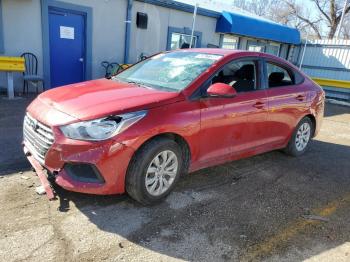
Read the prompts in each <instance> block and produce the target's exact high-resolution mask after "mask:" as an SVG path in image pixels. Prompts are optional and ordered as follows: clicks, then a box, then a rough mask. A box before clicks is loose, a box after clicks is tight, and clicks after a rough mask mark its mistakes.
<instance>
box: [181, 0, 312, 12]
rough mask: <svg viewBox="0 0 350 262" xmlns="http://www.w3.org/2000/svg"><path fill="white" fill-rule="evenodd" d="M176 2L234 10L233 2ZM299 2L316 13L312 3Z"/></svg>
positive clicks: (185, 0) (219, 10) (206, 0)
mask: <svg viewBox="0 0 350 262" xmlns="http://www.w3.org/2000/svg"><path fill="white" fill-rule="evenodd" d="M176 1H177V2H182V3H185V4H190V5H195V4H196V3H198V4H199V6H200V7H202V8H207V9H211V10H215V11H218V12H221V11H222V10H226V11H229V10H230V9H231V10H234V1H233V0H176ZM297 2H299V3H302V4H303V5H306V6H307V8H308V11H309V12H310V13H311V14H312V13H313V12H315V8H314V7H313V5H312V3H311V2H310V1H305V0H297Z"/></svg>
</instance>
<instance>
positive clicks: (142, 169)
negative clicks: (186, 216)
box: [125, 137, 184, 205]
mask: <svg viewBox="0 0 350 262" xmlns="http://www.w3.org/2000/svg"><path fill="white" fill-rule="evenodd" d="M164 158H165V159H166V161H164ZM157 159H158V162H157ZM167 161H170V162H169V163H168V164H167ZM174 166H177V167H176V168H173V167H174ZM183 167H184V162H183V157H182V151H181V148H180V147H179V145H178V144H177V143H176V142H175V141H173V140H171V139H168V138H163V137H161V138H155V139H153V140H151V141H149V142H147V143H146V144H145V145H143V146H142V147H141V148H140V149H139V150H138V151H137V152H136V154H135V155H134V157H133V159H132V160H131V162H130V164H129V168H128V171H127V174H126V181H125V184H126V191H127V193H128V194H129V196H131V197H132V198H133V199H135V200H136V201H138V202H140V203H141V204H144V205H150V204H155V203H157V202H159V201H160V200H162V199H164V198H165V197H166V196H167V195H168V194H169V193H170V192H171V191H172V189H173V188H174V186H175V184H176V182H177V181H178V180H179V177H180V174H181V173H182V172H183ZM164 179H165V180H166V181H167V183H166V182H165V180H164ZM153 180H154V183H150V182H152V181H153ZM146 183H147V185H146ZM155 183H157V185H156V186H154V184H155ZM167 186H168V187H167ZM153 187H154V188H153ZM152 189H153V191H152ZM163 190H164V191H163Z"/></svg>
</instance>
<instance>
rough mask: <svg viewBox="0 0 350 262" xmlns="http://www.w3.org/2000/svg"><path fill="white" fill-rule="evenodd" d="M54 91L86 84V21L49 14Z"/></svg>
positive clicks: (61, 13) (55, 12)
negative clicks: (67, 86)
mask: <svg viewBox="0 0 350 262" xmlns="http://www.w3.org/2000/svg"><path fill="white" fill-rule="evenodd" d="M49 38H50V40H49V41H50V79H51V88H52V87H57V86H62V85H67V84H72V83H77V82H81V81H84V80H85V72H84V71H85V70H84V68H85V17H84V16H83V15H80V14H76V13H73V12H72V13H70V12H68V11H58V10H50V11H49Z"/></svg>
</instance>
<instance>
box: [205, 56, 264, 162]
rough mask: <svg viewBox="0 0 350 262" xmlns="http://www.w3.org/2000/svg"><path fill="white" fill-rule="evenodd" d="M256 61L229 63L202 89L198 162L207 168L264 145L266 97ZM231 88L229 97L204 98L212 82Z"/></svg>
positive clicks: (256, 59)
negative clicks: (219, 161) (231, 94)
mask: <svg viewBox="0 0 350 262" xmlns="http://www.w3.org/2000/svg"><path fill="white" fill-rule="evenodd" d="M261 70H262V64H261V62H260V60H259V58H257V57H254V58H245V59H240V60H233V61H231V62H229V63H227V64H226V65H225V66H224V67H222V68H221V69H219V70H218V72H216V73H215V74H214V76H212V78H211V79H209V81H208V83H207V84H206V85H205V86H204V88H203V89H204V91H203V95H202V98H201V99H200V112H201V130H200V159H199V161H200V162H206V163H207V164H208V165H209V164H211V163H212V162H216V161H217V160H219V159H226V158H227V159H228V158H232V154H238V153H243V152H245V151H247V150H250V149H252V148H254V147H257V146H259V145H261V144H263V143H264V140H265V139H266V135H267V132H266V130H265V128H264V124H265V121H266V120H267V95H266V91H265V90H263V89H261V79H260V76H261V74H260V71H261ZM218 82H220V83H225V84H229V85H231V86H233V87H234V88H235V89H236V91H237V95H236V96H235V97H233V98H220V97H207V96H206V89H208V87H209V86H210V85H211V84H213V83H218Z"/></svg>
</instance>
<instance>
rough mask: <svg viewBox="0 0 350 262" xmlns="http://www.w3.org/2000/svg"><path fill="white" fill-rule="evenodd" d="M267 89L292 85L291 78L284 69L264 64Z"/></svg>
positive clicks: (292, 80)
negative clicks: (267, 83)
mask: <svg viewBox="0 0 350 262" xmlns="http://www.w3.org/2000/svg"><path fill="white" fill-rule="evenodd" d="M266 69H267V77H268V82H269V88H273V87H280V86H289V85H294V79H293V76H292V75H291V74H290V73H289V72H288V71H287V70H286V69H284V68H282V67H280V66H278V65H275V64H272V63H269V62H267V63H266Z"/></svg>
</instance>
